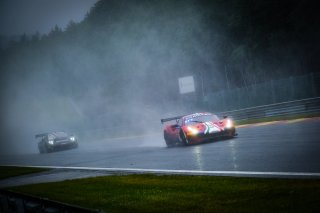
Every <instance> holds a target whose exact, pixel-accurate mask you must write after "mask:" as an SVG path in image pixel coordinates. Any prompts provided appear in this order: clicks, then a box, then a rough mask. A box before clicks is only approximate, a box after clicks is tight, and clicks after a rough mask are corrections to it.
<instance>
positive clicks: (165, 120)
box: [161, 115, 184, 124]
mask: <svg viewBox="0 0 320 213" xmlns="http://www.w3.org/2000/svg"><path fill="white" fill-rule="evenodd" d="M183 116H184V115H181V116H176V117H172V118H162V119H161V123H162V124H163V123H164V122H168V121H173V120H178V119H181V118H182V117H183Z"/></svg>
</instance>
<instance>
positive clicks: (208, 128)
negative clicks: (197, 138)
mask: <svg viewBox="0 0 320 213" xmlns="http://www.w3.org/2000/svg"><path fill="white" fill-rule="evenodd" d="M203 124H204V125H205V127H206V129H205V131H204V134H210V133H215V132H220V128H219V127H218V126H217V125H216V124H214V123H212V122H205V123H203Z"/></svg>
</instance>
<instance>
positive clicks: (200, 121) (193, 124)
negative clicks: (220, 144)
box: [161, 112, 237, 147]
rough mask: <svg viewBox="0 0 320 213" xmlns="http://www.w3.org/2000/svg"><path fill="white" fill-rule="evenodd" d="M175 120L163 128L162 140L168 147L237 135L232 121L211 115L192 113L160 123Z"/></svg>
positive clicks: (162, 120)
mask: <svg viewBox="0 0 320 213" xmlns="http://www.w3.org/2000/svg"><path fill="white" fill-rule="evenodd" d="M173 120H176V123H175V124H168V125H165V127H164V131H163V134H164V140H165V141H166V144H167V146H168V147H172V146H176V145H191V144H198V143H202V142H206V141H210V140H213V139H215V138H232V137H234V136H236V135H237V133H236V128H235V125H234V122H233V120H232V119H230V118H228V117H227V116H224V118H223V119H219V118H218V116H216V115H215V114H212V113H208V112H204V113H194V114H190V115H184V116H177V117H172V118H164V119H161V123H165V122H168V121H173Z"/></svg>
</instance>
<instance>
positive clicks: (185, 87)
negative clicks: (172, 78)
mask: <svg viewBox="0 0 320 213" xmlns="http://www.w3.org/2000/svg"><path fill="white" fill-rule="evenodd" d="M178 80H179V90H180V94H185V93H189V92H194V91H195V88H194V80H193V76H186V77H182V78H179V79H178Z"/></svg>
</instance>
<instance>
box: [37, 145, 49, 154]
mask: <svg viewBox="0 0 320 213" xmlns="http://www.w3.org/2000/svg"><path fill="white" fill-rule="evenodd" d="M39 152H40V154H45V153H48V149H47V147H46V146H39Z"/></svg>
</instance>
